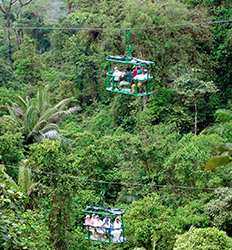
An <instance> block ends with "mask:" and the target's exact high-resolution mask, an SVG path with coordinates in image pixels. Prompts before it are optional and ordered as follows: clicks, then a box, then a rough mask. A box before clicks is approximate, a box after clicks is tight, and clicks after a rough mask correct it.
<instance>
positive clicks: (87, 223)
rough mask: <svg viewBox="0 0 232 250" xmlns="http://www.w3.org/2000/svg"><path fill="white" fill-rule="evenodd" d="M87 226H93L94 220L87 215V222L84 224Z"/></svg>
mask: <svg viewBox="0 0 232 250" xmlns="http://www.w3.org/2000/svg"><path fill="white" fill-rule="evenodd" d="M84 225H85V226H92V218H91V216H90V215H86V216H85V222H84Z"/></svg>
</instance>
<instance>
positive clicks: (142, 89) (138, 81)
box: [106, 31, 154, 96]
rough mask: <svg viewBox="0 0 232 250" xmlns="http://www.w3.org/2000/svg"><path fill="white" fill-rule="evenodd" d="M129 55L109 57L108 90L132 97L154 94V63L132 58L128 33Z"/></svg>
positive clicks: (129, 34) (107, 59)
mask: <svg viewBox="0 0 232 250" xmlns="http://www.w3.org/2000/svg"><path fill="white" fill-rule="evenodd" d="M127 43H128V48H127V54H126V55H124V56H107V57H106V61H107V62H108V63H109V66H108V70H107V76H106V90H107V91H110V92H112V93H117V94H126V95H131V96H149V95H152V94H153V91H152V82H151V80H152V79H153V77H152V76H151V74H150V69H151V65H152V64H154V62H152V61H146V60H143V59H139V58H136V57H132V45H131V33H130V31H127Z"/></svg>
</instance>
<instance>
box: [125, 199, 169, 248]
mask: <svg viewBox="0 0 232 250" xmlns="http://www.w3.org/2000/svg"><path fill="white" fill-rule="evenodd" d="M169 212H170V211H169V210H168V209H167V208H166V207H165V206H163V205H162V203H161V199H160V197H159V196H158V195H156V194H152V195H150V196H147V197H145V198H144V199H141V200H139V201H135V202H133V203H132V204H131V205H130V207H129V209H128V211H127V213H126V217H125V221H126V225H127V227H126V235H127V240H128V241H129V242H130V245H131V246H133V247H145V248H146V249H149V250H150V249H153V245H155V246H156V248H155V249H164V248H163V246H164V245H165V244H166V245H167V242H168V241H169V240H170V239H168V237H167V236H168V235H170V231H172V230H174V228H172V227H171V226H170V225H169V226H168V219H169V216H170V215H169ZM167 249H169V248H168V246H167Z"/></svg>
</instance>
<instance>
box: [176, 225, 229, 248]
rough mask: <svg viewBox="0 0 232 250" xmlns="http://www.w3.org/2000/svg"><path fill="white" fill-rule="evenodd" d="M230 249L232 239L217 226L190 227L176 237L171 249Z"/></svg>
mask: <svg viewBox="0 0 232 250" xmlns="http://www.w3.org/2000/svg"><path fill="white" fill-rule="evenodd" d="M225 249H228V250H229V249H232V239H231V238H229V237H228V236H227V235H226V233H225V232H223V231H220V230H218V229H217V228H192V229H190V230H189V231H188V232H187V233H185V234H182V235H180V236H178V237H177V240H176V243H175V246H174V249H173V250H225Z"/></svg>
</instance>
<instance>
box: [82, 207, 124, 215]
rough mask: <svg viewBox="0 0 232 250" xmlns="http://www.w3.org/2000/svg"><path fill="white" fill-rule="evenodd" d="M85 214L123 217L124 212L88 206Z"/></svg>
mask: <svg viewBox="0 0 232 250" xmlns="http://www.w3.org/2000/svg"><path fill="white" fill-rule="evenodd" d="M84 212H85V213H96V214H98V213H108V214H112V215H115V216H117V215H122V214H124V211H123V210H121V209H119V208H104V207H98V206H88V207H86V208H85V210H84Z"/></svg>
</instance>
